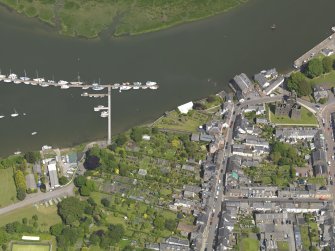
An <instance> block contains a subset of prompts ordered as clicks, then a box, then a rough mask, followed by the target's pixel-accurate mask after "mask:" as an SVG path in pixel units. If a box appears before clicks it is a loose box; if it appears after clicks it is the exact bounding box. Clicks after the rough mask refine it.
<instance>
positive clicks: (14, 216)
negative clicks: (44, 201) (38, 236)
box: [0, 206, 61, 231]
mask: <svg viewBox="0 0 335 251" xmlns="http://www.w3.org/2000/svg"><path fill="white" fill-rule="evenodd" d="M34 214H36V215H37V216H38V225H39V228H40V230H42V231H48V230H49V228H50V226H52V225H54V224H56V223H60V222H61V219H60V217H59V216H58V214H57V207H56V206H49V207H45V206H39V208H38V209H37V208H36V207H34V206H29V207H25V208H20V209H18V210H15V211H12V212H10V213H7V214H3V215H0V226H4V225H6V224H7V223H10V222H14V221H21V220H22V219H23V218H27V219H28V221H29V220H30V219H31V217H32V216H33V215H34Z"/></svg>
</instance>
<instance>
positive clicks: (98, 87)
mask: <svg viewBox="0 0 335 251" xmlns="http://www.w3.org/2000/svg"><path fill="white" fill-rule="evenodd" d="M104 88H105V87H103V86H101V85H100V84H98V83H93V84H92V90H94V91H101V90H103V89H104Z"/></svg>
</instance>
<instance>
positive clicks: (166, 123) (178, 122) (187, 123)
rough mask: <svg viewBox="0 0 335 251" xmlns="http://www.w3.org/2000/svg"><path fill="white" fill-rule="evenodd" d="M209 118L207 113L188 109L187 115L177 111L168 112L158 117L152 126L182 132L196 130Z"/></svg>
mask: <svg viewBox="0 0 335 251" xmlns="http://www.w3.org/2000/svg"><path fill="white" fill-rule="evenodd" d="M208 120H209V115H207V114H204V113H201V112H198V111H195V110H194V111H190V112H189V113H188V114H187V115H183V114H178V112H177V111H172V112H169V113H168V115H167V116H164V117H161V118H159V119H158V120H157V121H156V122H155V123H154V126H155V127H157V128H161V129H168V130H176V131H183V132H196V131H197V129H198V127H199V126H200V125H203V124H204V123H206V122H207V121H208Z"/></svg>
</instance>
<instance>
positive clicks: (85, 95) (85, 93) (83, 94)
mask: <svg viewBox="0 0 335 251" xmlns="http://www.w3.org/2000/svg"><path fill="white" fill-rule="evenodd" d="M80 96H82V97H87V96H88V93H87V92H84V93H82V94H81V95H80Z"/></svg>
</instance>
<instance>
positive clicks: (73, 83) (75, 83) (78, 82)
mask: <svg viewBox="0 0 335 251" xmlns="http://www.w3.org/2000/svg"><path fill="white" fill-rule="evenodd" d="M70 84H71V85H82V84H83V82H80V81H73V82H70Z"/></svg>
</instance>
